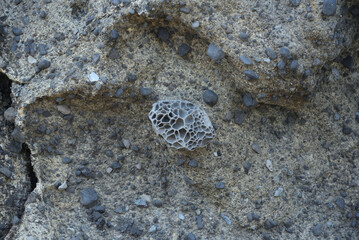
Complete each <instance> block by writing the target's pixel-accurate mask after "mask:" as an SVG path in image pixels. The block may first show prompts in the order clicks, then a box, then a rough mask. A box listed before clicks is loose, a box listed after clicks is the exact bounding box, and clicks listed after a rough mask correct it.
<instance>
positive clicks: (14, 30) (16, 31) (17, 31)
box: [12, 27, 23, 36]
mask: <svg viewBox="0 0 359 240" xmlns="http://www.w3.org/2000/svg"><path fill="white" fill-rule="evenodd" d="M12 33H13V34H14V35H15V36H20V35H22V34H23V32H22V29H21V28H18V27H13V28H12Z"/></svg>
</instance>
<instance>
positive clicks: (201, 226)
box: [196, 216, 203, 229]
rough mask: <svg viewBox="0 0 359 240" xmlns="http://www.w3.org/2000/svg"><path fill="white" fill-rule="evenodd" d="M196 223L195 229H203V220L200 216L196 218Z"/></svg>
mask: <svg viewBox="0 0 359 240" xmlns="http://www.w3.org/2000/svg"><path fill="white" fill-rule="evenodd" d="M196 223H197V227H198V228H199V229H202V228H203V218H202V216H196Z"/></svg>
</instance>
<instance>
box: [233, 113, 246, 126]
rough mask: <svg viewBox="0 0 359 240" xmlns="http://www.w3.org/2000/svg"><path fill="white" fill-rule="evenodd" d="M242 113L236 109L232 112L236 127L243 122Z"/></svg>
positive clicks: (243, 114)
mask: <svg viewBox="0 0 359 240" xmlns="http://www.w3.org/2000/svg"><path fill="white" fill-rule="evenodd" d="M244 116H245V113H244V111H240V110H238V109H236V110H234V122H235V123H236V124H238V125H241V124H242V123H243V122H244Z"/></svg>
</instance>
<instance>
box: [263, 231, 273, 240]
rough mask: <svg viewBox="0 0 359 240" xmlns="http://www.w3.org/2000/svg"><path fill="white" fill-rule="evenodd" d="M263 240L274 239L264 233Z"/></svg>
mask: <svg viewBox="0 0 359 240" xmlns="http://www.w3.org/2000/svg"><path fill="white" fill-rule="evenodd" d="M263 239H264V240H272V237H271V236H270V235H269V233H266V232H265V233H263Z"/></svg>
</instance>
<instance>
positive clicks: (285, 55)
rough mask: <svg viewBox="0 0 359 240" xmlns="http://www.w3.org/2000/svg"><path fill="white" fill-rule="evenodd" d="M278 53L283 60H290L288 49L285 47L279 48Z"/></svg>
mask: <svg viewBox="0 0 359 240" xmlns="http://www.w3.org/2000/svg"><path fill="white" fill-rule="evenodd" d="M279 53H280V55H281V56H282V57H283V58H286V59H290V58H292V56H291V55H290V51H289V49H288V48H286V47H281V48H280V49H279Z"/></svg>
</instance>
